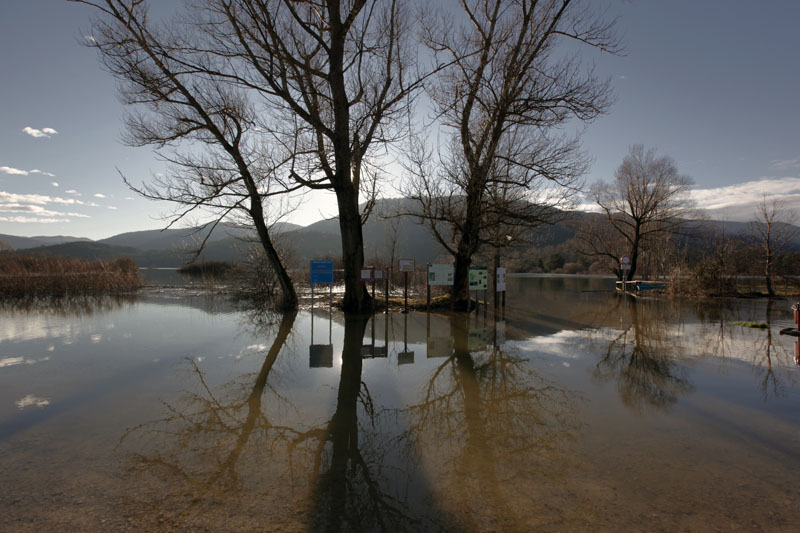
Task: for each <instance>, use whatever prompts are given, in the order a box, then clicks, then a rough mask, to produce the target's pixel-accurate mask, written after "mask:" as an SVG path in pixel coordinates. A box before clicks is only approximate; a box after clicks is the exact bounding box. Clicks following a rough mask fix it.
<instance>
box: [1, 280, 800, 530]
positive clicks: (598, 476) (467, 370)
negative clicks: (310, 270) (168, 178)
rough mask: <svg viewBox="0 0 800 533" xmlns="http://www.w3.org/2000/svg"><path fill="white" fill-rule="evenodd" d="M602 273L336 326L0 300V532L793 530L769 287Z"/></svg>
mask: <svg viewBox="0 0 800 533" xmlns="http://www.w3.org/2000/svg"><path fill="white" fill-rule="evenodd" d="M612 286H613V281H609V280H603V279H588V278H542V277H535V278H512V279H509V287H508V290H509V292H508V297H507V302H508V305H507V308H506V310H505V312H502V313H493V310H492V309H491V308H490V309H488V310H486V311H485V310H484V309H483V308H482V309H480V311H479V313H478V314H475V313H473V314H471V315H457V314H456V315H449V314H434V315H427V314H425V313H419V312H412V313H410V314H407V315H403V314H399V313H389V314H378V315H376V316H374V317H350V318H348V319H345V317H344V316H343V315H341V314H340V313H338V312H333V313H330V312H329V310H328V309H327V308H322V309H321V308H319V307H317V309H315V310H314V312H313V314H312V312H311V311H310V310H304V311H301V312H299V313H298V314H296V315H284V316H274V315H268V314H264V313H259V312H253V311H244V310H240V309H238V308H235V307H234V306H232V305H231V304H230V303H229V302H228V301H227V300H225V299H224V298H222V297H214V296H211V295H199V296H198V295H194V296H191V295H185V294H182V293H180V291H177V292H175V291H173V292H166V293H160V294H151V295H149V296H147V295H145V296H141V297H138V298H136V299H133V300H113V299H95V300H92V301H87V302H82V303H75V302H73V303H70V304H61V305H59V306H50V307H47V306H37V305H31V306H28V307H24V308H20V307H18V306H9V305H6V306H5V307H3V309H2V312H0V473H2V475H1V476H0V516H2V517H3V518H2V520H0V530H8V531H44V530H81V531H110V530H126V529H128V530H138V531H140V530H164V529H167V530H169V529H173V530H191V531H204V530H209V531H261V530H281V531H287V530H288V531H308V530H314V531H317V530H324V529H329V530H393V531H394V530H402V531H405V530H408V531H420V530H432V531H436V530H460V531H509V530H531V529H541V530H570V531H574V530H584V531H589V530H591V531H596V530H620V529H622V530H648V531H659V530H665V531H666V530H668V531H675V530H734V529H741V530H769V531H797V530H800V509H799V508H798V506H797V502H798V501H800V488H798V482H797V477H796V474H797V472H800V409H799V408H800V367H797V366H796V365H795V361H794V358H795V353H796V352H795V350H796V349H797V348H796V347H795V342H796V339H794V338H790V337H785V336H780V335H778V331H779V330H780V329H781V328H784V327H788V326H790V325H791V319H792V316H791V310H790V302H786V301H768V300H747V301H737V300H718V301H714V302H706V303H702V304H697V303H691V302H669V301H662V300H658V299H644V298H639V299H633V298H629V297H624V296H620V295H618V294H616V293H614V292H613V290H611V289H612ZM735 321H740V322H743V321H755V322H767V323H768V324H769V325H770V327H769V328H767V329H764V330H762V329H749V328H744V327H742V326H738V325H732V324H731V322H735Z"/></svg>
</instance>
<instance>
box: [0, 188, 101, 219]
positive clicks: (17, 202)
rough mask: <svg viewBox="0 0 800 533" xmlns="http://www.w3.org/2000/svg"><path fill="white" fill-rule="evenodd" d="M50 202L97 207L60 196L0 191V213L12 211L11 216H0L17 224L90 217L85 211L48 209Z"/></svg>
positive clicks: (92, 203)
mask: <svg viewBox="0 0 800 533" xmlns="http://www.w3.org/2000/svg"><path fill="white" fill-rule="evenodd" d="M51 204H56V205H64V206H86V207H99V206H98V205H97V204H96V203H94V202H82V201H80V200H75V199H73V198H60V197H57V196H47V195H43V194H15V193H9V192H5V191H0V213H12V214H13V216H0V221H2V222H15V223H18V224H31V223H41V224H55V223H61V222H70V221H71V220H72V219H75V218H91V217H90V215H87V214H85V213H78V212H74V211H68V212H63V211H55V210H53V209H48V206H49V205H51Z"/></svg>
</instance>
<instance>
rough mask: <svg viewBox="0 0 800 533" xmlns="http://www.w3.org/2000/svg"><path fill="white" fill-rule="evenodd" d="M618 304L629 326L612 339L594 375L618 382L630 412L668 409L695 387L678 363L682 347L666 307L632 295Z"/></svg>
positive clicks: (622, 298)
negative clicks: (640, 299)
mask: <svg viewBox="0 0 800 533" xmlns="http://www.w3.org/2000/svg"><path fill="white" fill-rule="evenodd" d="M619 301H620V307H621V310H623V312H624V311H627V314H628V316H629V318H630V323H629V324H628V325H627V326H626V327H624V328H623V329H622V331H621V332H620V333H619V334H618V335H617V336H616V337H614V338H613V339H611V341H610V342H609V344H608V347H607V348H606V351H605V355H604V356H603V357H602V359H601V360H600V361H599V362H598V363H597V366H596V367H595V373H594V376H595V378H596V379H598V380H600V381H612V380H613V381H616V383H617V390H618V391H619V395H620V398H621V399H622V402H623V403H624V404H625V405H626V406H628V407H629V408H631V409H634V410H636V411H640V412H641V411H642V410H643V409H644V408H645V407H654V408H657V409H669V408H670V407H672V405H674V404H675V403H676V402H677V401H678V397H679V396H681V395H685V394H689V393H690V392H692V390H693V387H692V385H691V383H689V380H688V378H687V376H686V370H685V368H684V367H683V366H681V365H679V364H678V362H677V359H678V358H679V357H680V352H681V349H682V348H681V345H680V344H679V343H678V342H676V338H675V335H674V334H673V332H672V331H671V327H670V321H669V320H667V317H665V316H663V314H664V313H665V307H664V306H663V305H648V304H647V303H646V302H640V301H638V300H637V299H636V298H634V297H631V296H629V295H623V296H621V297H620V300H619Z"/></svg>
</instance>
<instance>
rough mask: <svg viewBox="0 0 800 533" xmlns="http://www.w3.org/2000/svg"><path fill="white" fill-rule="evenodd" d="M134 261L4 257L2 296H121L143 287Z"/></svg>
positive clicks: (0, 268)
mask: <svg viewBox="0 0 800 533" xmlns="http://www.w3.org/2000/svg"><path fill="white" fill-rule="evenodd" d="M141 284H142V282H141V279H140V277H139V267H138V266H137V265H136V262H135V261H134V260H133V259H130V258H120V259H99V260H96V261H88V260H86V259H78V258H72V257H62V256H35V255H25V254H16V253H13V252H5V253H2V254H0V294H1V295H3V296H13V297H29V296H39V295H49V296H63V295H73V294H74V295H83V294H120V293H125V292H130V291H135V290H136V289H138V288H139V287H140V286H141Z"/></svg>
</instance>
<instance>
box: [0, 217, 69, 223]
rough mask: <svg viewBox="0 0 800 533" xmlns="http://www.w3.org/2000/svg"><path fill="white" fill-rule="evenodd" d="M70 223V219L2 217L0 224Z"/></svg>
mask: <svg viewBox="0 0 800 533" xmlns="http://www.w3.org/2000/svg"><path fill="white" fill-rule="evenodd" d="M69 221H70V220H69V219H68V218H37V217H0V222H14V223H16V224H32V223H38V224H61V223H64V222H69Z"/></svg>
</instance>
